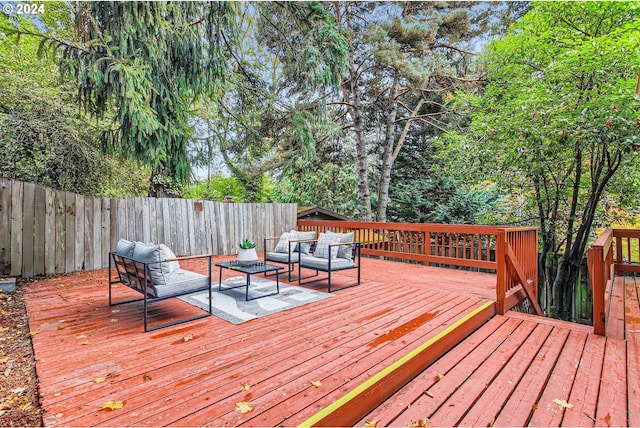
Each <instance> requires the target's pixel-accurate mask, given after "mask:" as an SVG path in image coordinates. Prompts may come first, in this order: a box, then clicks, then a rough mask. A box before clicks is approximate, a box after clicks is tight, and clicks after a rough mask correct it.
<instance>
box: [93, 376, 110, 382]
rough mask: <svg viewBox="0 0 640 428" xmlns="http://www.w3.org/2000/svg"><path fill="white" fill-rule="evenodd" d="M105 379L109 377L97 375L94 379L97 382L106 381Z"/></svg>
mask: <svg viewBox="0 0 640 428" xmlns="http://www.w3.org/2000/svg"><path fill="white" fill-rule="evenodd" d="M105 380H107V378H106V377H97V378H95V379H94V380H93V381H94V382H95V383H102V382H104V381H105Z"/></svg>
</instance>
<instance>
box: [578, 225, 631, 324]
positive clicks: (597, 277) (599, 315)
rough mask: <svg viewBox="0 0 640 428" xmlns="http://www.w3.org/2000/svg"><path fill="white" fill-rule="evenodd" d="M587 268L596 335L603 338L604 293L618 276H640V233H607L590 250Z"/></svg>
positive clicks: (619, 231) (617, 230)
mask: <svg viewBox="0 0 640 428" xmlns="http://www.w3.org/2000/svg"><path fill="white" fill-rule="evenodd" d="M587 266H588V268H589V279H590V280H591V288H592V290H593V331H594V333H596V334H600V335H604V334H605V332H606V325H605V312H606V308H605V291H606V290H607V289H608V288H609V287H610V286H611V282H612V281H613V279H614V276H615V274H623V273H624V272H640V230H638V229H607V230H605V231H604V232H603V233H602V235H600V237H598V239H596V241H595V242H594V243H593V245H592V246H591V248H589V249H588V250H587Z"/></svg>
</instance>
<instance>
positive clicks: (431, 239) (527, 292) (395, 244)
mask: <svg viewBox="0 0 640 428" xmlns="http://www.w3.org/2000/svg"><path fill="white" fill-rule="evenodd" d="M298 229H299V230H313V231H315V232H316V233H321V232H326V231H332V232H342V233H344V232H353V233H354V240H356V241H358V242H360V243H361V244H362V254H363V255H370V256H378V257H386V258H391V259H400V260H413V261H418V262H422V263H424V264H426V265H438V266H444V267H464V268H476V269H483V270H486V271H489V272H495V273H496V276H497V284H496V299H497V300H496V305H497V311H498V312H499V313H504V312H506V311H508V310H509V309H511V308H512V307H513V306H515V305H516V304H518V303H519V302H520V301H521V300H522V299H523V298H524V297H525V296H526V297H528V298H529V299H530V301H531V307H532V309H533V311H534V313H536V314H538V315H542V311H541V310H540V306H539V305H538V301H537V296H538V293H537V290H538V285H537V284H538V258H537V254H538V253H537V249H538V243H537V229H535V228H507V227H499V226H477V225H451V224H425V223H378V222H358V221H333V220H298Z"/></svg>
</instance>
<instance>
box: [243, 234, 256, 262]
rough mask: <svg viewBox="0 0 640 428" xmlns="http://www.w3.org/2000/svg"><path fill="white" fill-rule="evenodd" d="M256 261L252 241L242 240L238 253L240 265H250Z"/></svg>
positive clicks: (254, 245) (254, 247) (254, 246)
mask: <svg viewBox="0 0 640 428" xmlns="http://www.w3.org/2000/svg"><path fill="white" fill-rule="evenodd" d="M257 261H258V253H257V252H256V244H255V243H254V242H253V241H250V240H248V239H244V240H242V241H240V251H239V252H238V262H239V263H240V264H241V265H251V264H254V263H256V262H257Z"/></svg>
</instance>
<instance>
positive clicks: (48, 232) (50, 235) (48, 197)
mask: <svg viewBox="0 0 640 428" xmlns="http://www.w3.org/2000/svg"><path fill="white" fill-rule="evenodd" d="M44 211H45V215H44V216H45V226H44V270H45V274H47V275H51V274H54V273H55V272H56V192H55V190H53V189H50V188H46V189H45V208H44Z"/></svg>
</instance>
